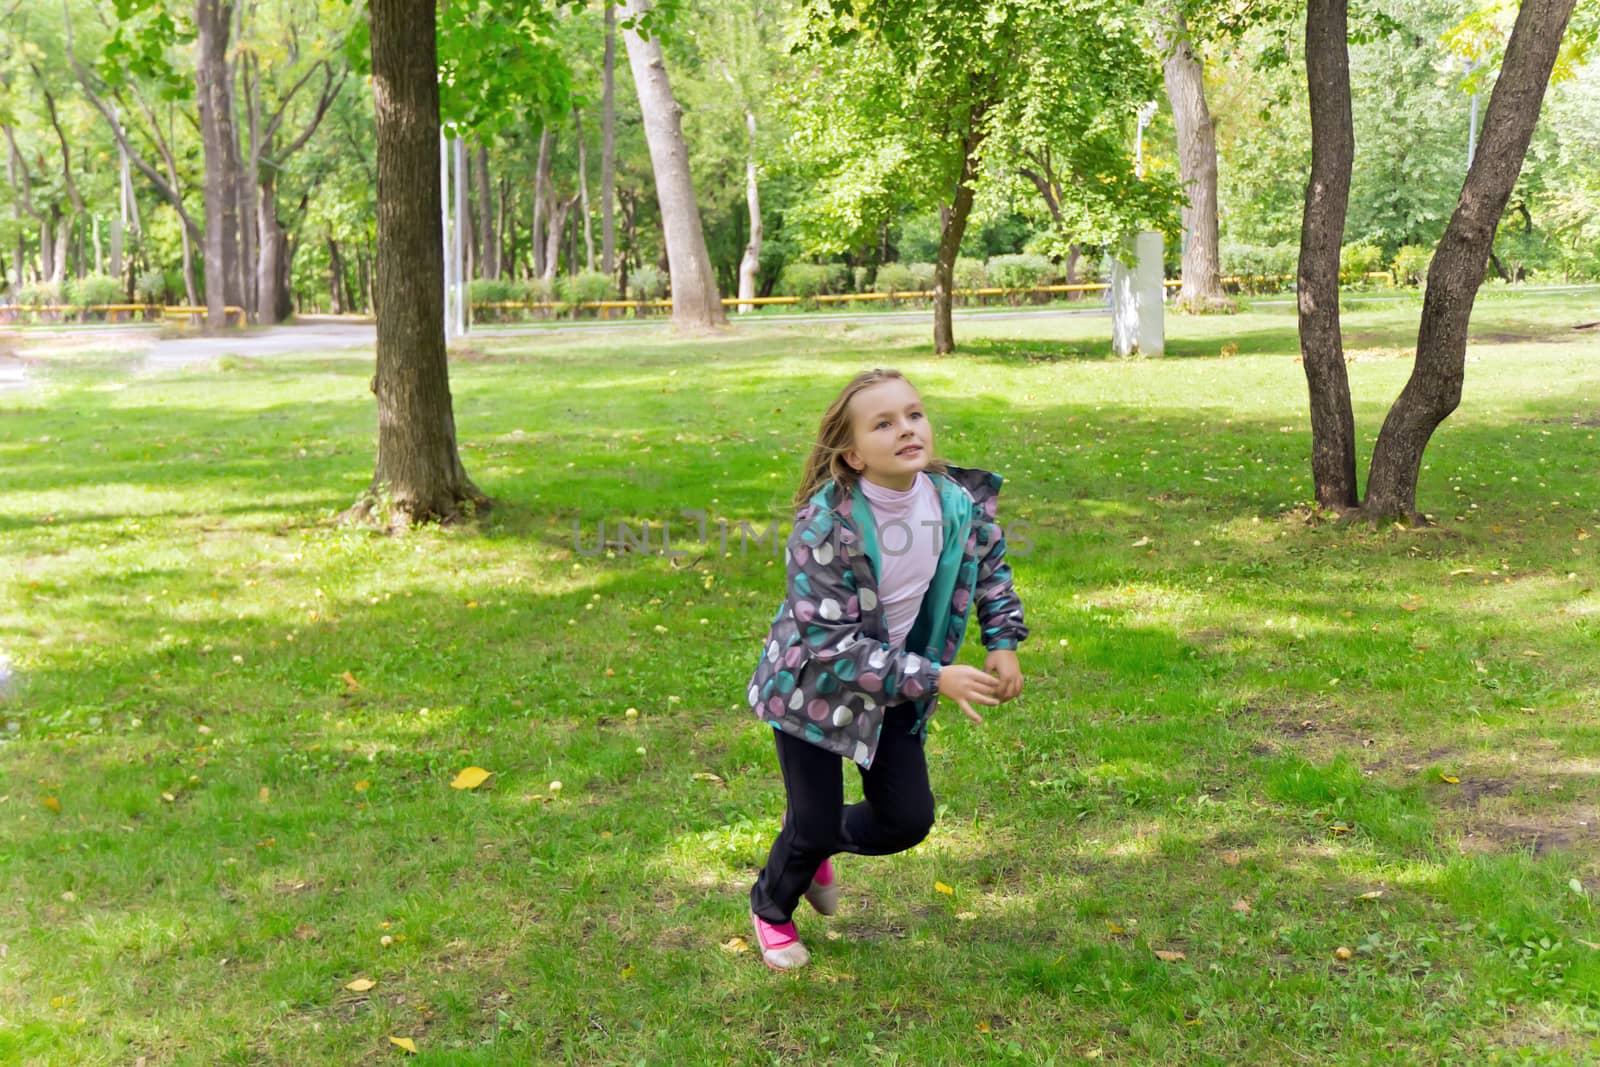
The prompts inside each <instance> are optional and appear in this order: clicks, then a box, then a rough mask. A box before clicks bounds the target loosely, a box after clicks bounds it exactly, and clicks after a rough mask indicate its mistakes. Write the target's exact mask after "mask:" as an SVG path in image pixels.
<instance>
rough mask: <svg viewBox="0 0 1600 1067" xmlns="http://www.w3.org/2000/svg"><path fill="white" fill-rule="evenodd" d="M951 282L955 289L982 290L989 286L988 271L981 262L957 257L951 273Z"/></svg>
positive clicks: (965, 257) (966, 257)
mask: <svg viewBox="0 0 1600 1067" xmlns="http://www.w3.org/2000/svg"><path fill="white" fill-rule="evenodd" d="M951 275H952V278H951V281H952V282H953V283H954V285H955V287H956V288H957V289H983V288H985V287H987V286H988V284H989V269H988V268H987V267H985V266H984V264H983V260H981V259H973V258H971V257H969V256H957V257H956V262H955V267H954V269H953V270H952V271H951Z"/></svg>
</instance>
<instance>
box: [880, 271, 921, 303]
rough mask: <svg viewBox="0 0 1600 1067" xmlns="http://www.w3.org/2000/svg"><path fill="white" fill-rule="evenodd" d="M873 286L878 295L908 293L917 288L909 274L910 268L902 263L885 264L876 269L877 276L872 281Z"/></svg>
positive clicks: (914, 280) (915, 281)
mask: <svg viewBox="0 0 1600 1067" xmlns="http://www.w3.org/2000/svg"><path fill="white" fill-rule="evenodd" d="M873 284H874V285H875V286H876V287H877V291H878V292H880V293H888V294H889V295H890V296H893V295H894V294H895V293H909V292H911V291H912V290H913V289H915V288H916V287H917V280H916V278H915V277H913V276H912V274H911V268H910V267H908V266H906V265H905V264H904V263H885V264H884V265H883V266H881V267H879V268H878V276H877V277H876V278H875V279H873Z"/></svg>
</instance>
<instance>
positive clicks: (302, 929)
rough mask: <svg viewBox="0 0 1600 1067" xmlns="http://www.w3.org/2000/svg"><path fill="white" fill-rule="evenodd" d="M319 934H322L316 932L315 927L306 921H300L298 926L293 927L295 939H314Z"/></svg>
mask: <svg viewBox="0 0 1600 1067" xmlns="http://www.w3.org/2000/svg"><path fill="white" fill-rule="evenodd" d="M320 936H322V935H321V934H319V933H317V928H316V927H315V926H311V925H309V924H307V923H301V924H300V925H299V926H296V927H295V928H294V938H295V940H296V941H315V940H316V939H317V938H318V937H320Z"/></svg>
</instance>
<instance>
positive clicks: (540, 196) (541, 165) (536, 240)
mask: <svg viewBox="0 0 1600 1067" xmlns="http://www.w3.org/2000/svg"><path fill="white" fill-rule="evenodd" d="M554 140H555V133H554V132H553V131H551V130H550V129H549V128H548V127H546V128H545V129H543V130H541V131H540V132H539V162H538V163H537V164H536V165H535V167H534V169H533V274H534V277H536V278H543V277H544V276H545V265H544V229H545V214H546V213H547V212H548V211H549V210H550V207H551V204H550V200H551V197H550V193H549V188H550V149H551V144H552V142H553V141H554Z"/></svg>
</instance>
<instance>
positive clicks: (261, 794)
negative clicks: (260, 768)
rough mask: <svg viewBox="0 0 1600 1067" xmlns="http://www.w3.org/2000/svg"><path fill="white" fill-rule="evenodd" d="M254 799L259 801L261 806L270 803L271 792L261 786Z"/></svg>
mask: <svg viewBox="0 0 1600 1067" xmlns="http://www.w3.org/2000/svg"><path fill="white" fill-rule="evenodd" d="M256 799H257V800H259V801H261V803H263V804H267V803H270V802H271V800H272V790H270V789H268V788H267V787H266V786H262V787H261V789H260V790H259V791H258V792H257V793H256Z"/></svg>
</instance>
